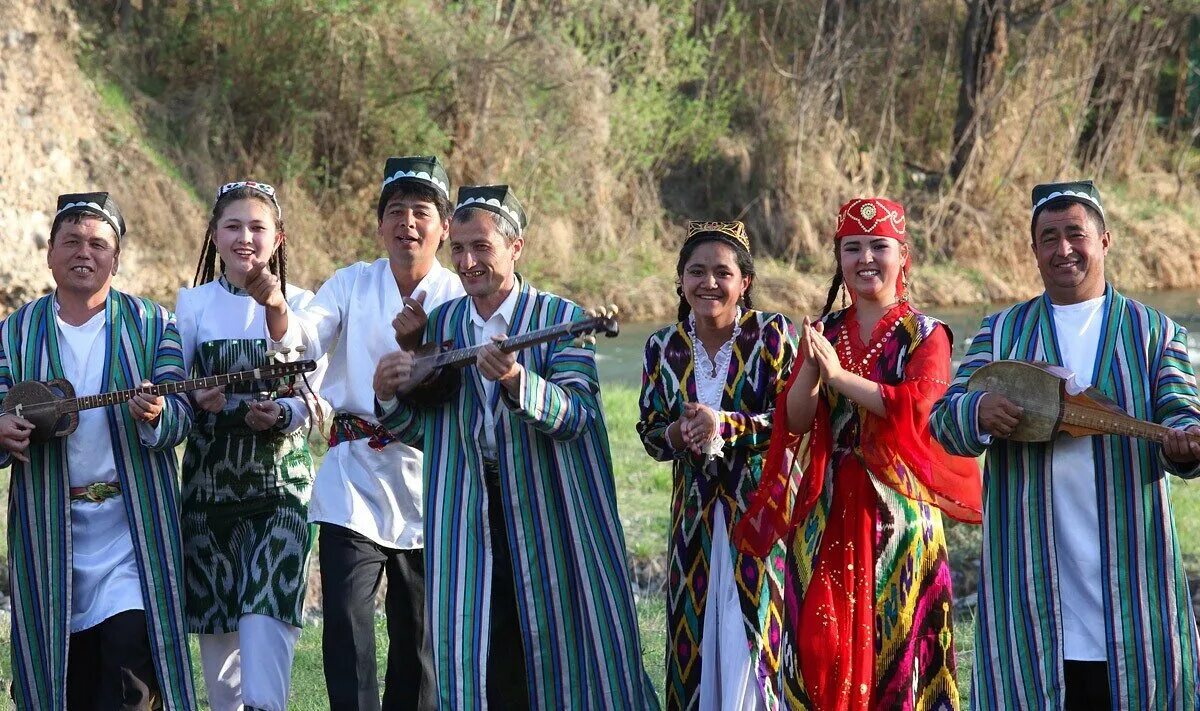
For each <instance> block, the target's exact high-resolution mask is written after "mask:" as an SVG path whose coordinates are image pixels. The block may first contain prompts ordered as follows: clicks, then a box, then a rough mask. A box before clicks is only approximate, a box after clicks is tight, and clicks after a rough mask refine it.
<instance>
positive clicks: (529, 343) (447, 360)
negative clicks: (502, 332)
mask: <svg viewBox="0 0 1200 711" xmlns="http://www.w3.org/2000/svg"><path fill="white" fill-rule="evenodd" d="M578 327H579V323H575V322H569V323H560V324H558V325H556V326H550V327H549V328H543V329H541V330H540V331H530V332H529V333H522V334H521V335H519V336H513V337H512V338H506V339H504V340H503V341H500V342H499V343H498V345H499V346H500V350H502V351H504V352H505V353H513V352H515V351H519V350H522V349H525V348H532V347H533V346H536V345H539V344H542V343H547V342H549V341H553V340H556V339H559V338H562V337H563V336H567V335H570V334H571V333H572V332H573V330H574V329H576V328H578ZM485 345H487V344H480V345H477V346H468V347H466V348H456V349H455V350H452V351H446V352H445V353H438V354H435V355H430V356H425V357H424V358H419V359H418V360H419V361H421V362H422V363H424V364H427V365H428V366H429V367H430V368H447V367H451V368H461V367H463V366H466V365H470V364H471V363H474V362H475V359H476V358H477V357H478V356H479V351H481V350H483V347H484V346H485Z"/></svg>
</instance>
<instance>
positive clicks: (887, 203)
mask: <svg viewBox="0 0 1200 711" xmlns="http://www.w3.org/2000/svg"><path fill="white" fill-rule="evenodd" d="M859 236H867V237H891V238H892V239H894V240H896V241H898V242H907V241H908V229H907V225H906V220H905V217H904V206H903V205H901V204H900V203H898V202H892V201H891V200H888V199H886V198H855V199H853V200H851V201H850V202H848V203H846V204H844V205H842V209H840V210H838V220H837V232H836V233H835V234H834V241H835V242H837V241H840V240H841V239H842V238H843V237H859ZM911 265H912V256H911V255H905V257H904V265H903V266H902V267H901V273H902V275H903V277H907V276H908V269H909V267H910V266H911ZM906 281H907V278H902V279H901V280H900V283H899V284H896V298H897V299H901V298H904V296H905V291H906V289H905V282H906ZM850 296H851V299H853V298H854V294H851V295H850Z"/></svg>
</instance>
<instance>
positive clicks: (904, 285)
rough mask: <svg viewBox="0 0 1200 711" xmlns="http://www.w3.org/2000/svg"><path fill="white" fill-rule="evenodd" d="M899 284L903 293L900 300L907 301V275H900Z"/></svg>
mask: <svg viewBox="0 0 1200 711" xmlns="http://www.w3.org/2000/svg"><path fill="white" fill-rule="evenodd" d="M900 284H901V286H902V288H903V291H902V292H901V293H900V300H901V301H908V275H907V274H901V275H900Z"/></svg>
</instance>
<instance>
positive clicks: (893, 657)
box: [735, 303, 980, 711]
mask: <svg viewBox="0 0 1200 711" xmlns="http://www.w3.org/2000/svg"><path fill="white" fill-rule="evenodd" d="M948 333H949V332H948V330H947V329H946V328H945V327H944V325H942V324H941V323H940V322H938V321H936V320H934V319H931V318H929V317H926V316H924V315H922V314H920V313H917V312H915V311H913V310H912V309H911V308H910V307H909V306H908V305H907V304H906V303H901V304H900V305H899V306H896V307H894V308H893V309H891V310H890V311H889V312H888V313H887V314H886V315H885V316H884V317H883V319H881V320H880V322H879V325H878V326H877V327H876V328H875V331H874V333H873V334H872V337H871V339H870V344H864V343H862V341H861V339H860V337H859V326H858V322H857V320H856V318H855V309H854V307H851V308H850V309H848V310H845V311H839V312H836V313H833V314H830V315H829V316H827V317H826V318H825V319H824V335H825V337H826V338H828V339H829V340H830V341H831V342H832V343H833V344H834V347H835V349H836V350H837V353H838V357H839V360H840V362H841V364H842V366H843V368H845V369H847V370H848V371H850V372H853V373H856V374H858V375H861V376H863V377H865V378H867V379H869V380H872V381H875V382H877V383H880V385H881V394H882V397H883V402H884V408H885V411H886V416H885V417H878V416H876V415H874V414H872V413H870V412H869V411H868V410H866V409H865V408H864V407H862V406H860V405H858V404H856V403H854V402H853V401H851V400H849V399H848V398H846V397H844V396H842V395H841V394H840V393H838V392H836V391H834V390H832V389H831V388H829V387H826V386H822V387H821V389H820V399H819V401H818V405H817V410H816V414H815V416H814V419H813V428H812V431H811V433H810V434H809V436H808V437H807V439H804V440H802V439H801V438H800V437H797V436H796V435H795V434H794V433H791V432H789V431H788V430H787V426H786V422H787V419H786V418H787V404H786V397H787V394H786V391H785V393H784V394H783V395H782V396H781V397H780V399H779V402H778V404H777V406H776V409H775V422H776V426H775V431H774V432H773V434H772V442H771V449H770V452H769V454H768V458H767V464H766V467H765V469H764V474H763V485H762V486H761V487H760V489H759V491H758V492H757V493H756V494H755V496H754V499H753V500H752V505H751V507H750V509H749V510H748V512H747V514H746V516H745V517H744V518H743V520H742V522H741V523H740V525H739V526H738V527H737V528H736V529H735V540H736V542H737V543H738V545H739V547H740V548H742V549H743V550H755V549H762V548H763V547H764V546H766V545H769V544H770V542H771V541H773V540H775V539H776V538H778V537H779V536H781V535H783V536H786V537H787V540H788V541H789V543H788V565H787V573H786V593H785V602H784V607H785V620H786V624H785V632H784V638H783V650H782V664H781V680H782V681H781V686H782V694H783V703H784V704H785V706H786V707H787V708H789V709H814V710H815V711H846V710H862V711H865V710H867V709H889V710H890V709H900V710H902V711H907V710H910V709H912V710H915V709H930V708H947V709H949V708H958V704H959V699H958V688H957V685H956V683H955V669H956V665H955V658H954V643H953V638H954V637H953V628H952V609H951V602H952V601H951V596H952V591H951V581H950V566H949V561H948V559H947V553H946V540H945V535H944V533H943V529H942V517H941V514H942V512H945V513H948V514H950V515H952V516H954V517H955V518H959V519H961V520H964V521H970V522H978V521H979V486H980V485H979V469H978V466H977V465H976V464H975V462H974V461H972V460H970V459H963V458H958V457H951V456H949V455H947V454H946V453H945V452H944V451H943V450H941V448H940V446H938V445H937V444H936V443H935V442H932V441H931V439H930V436H929V430H928V414H929V410H930V408H931V407H932V405H933V403H934V402H935V401H936V400H937V398H938V397H939V396H940V395H941V394H942V393H943V392H944V391H945V388H946V385H947V380H948V378H949V369H950V338H949V335H948ZM798 373H799V363H798V364H797V366H796V367H795V368H794V369H793V380H794V378H795V376H796V375H797V374H798ZM789 387H790V383H789ZM801 460H803V461H801ZM793 464H801V466H802V467H803V473H802V475H801V476H800V478H799V480H798V481H796V480H793V479H792V467H793Z"/></svg>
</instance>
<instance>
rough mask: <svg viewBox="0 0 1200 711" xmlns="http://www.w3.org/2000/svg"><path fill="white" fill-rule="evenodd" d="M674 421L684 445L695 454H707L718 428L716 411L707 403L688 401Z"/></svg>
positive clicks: (719, 421) (718, 422)
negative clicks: (681, 413)
mask: <svg viewBox="0 0 1200 711" xmlns="http://www.w3.org/2000/svg"><path fill="white" fill-rule="evenodd" d="M676 422H677V424H678V427H679V436H680V437H681V438H682V439H683V443H684V446H686V447H687V448H688V449H689V450H691V451H692V452H693V453H694V454H696V455H697V456H703V455H706V454H708V450H709V443H711V442H712V441H713V440H714V439H715V438H716V437H717V436H718V432H719V430H720V424H721V419H720V417H719V416H718V415H717V413H716V411H715V410H713V409H712V408H711V407H709V406H707V405H702V404H700V403H698V402H689V403H686V404H684V406H683V415H681V416H680V418H679V419H678V420H676Z"/></svg>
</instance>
